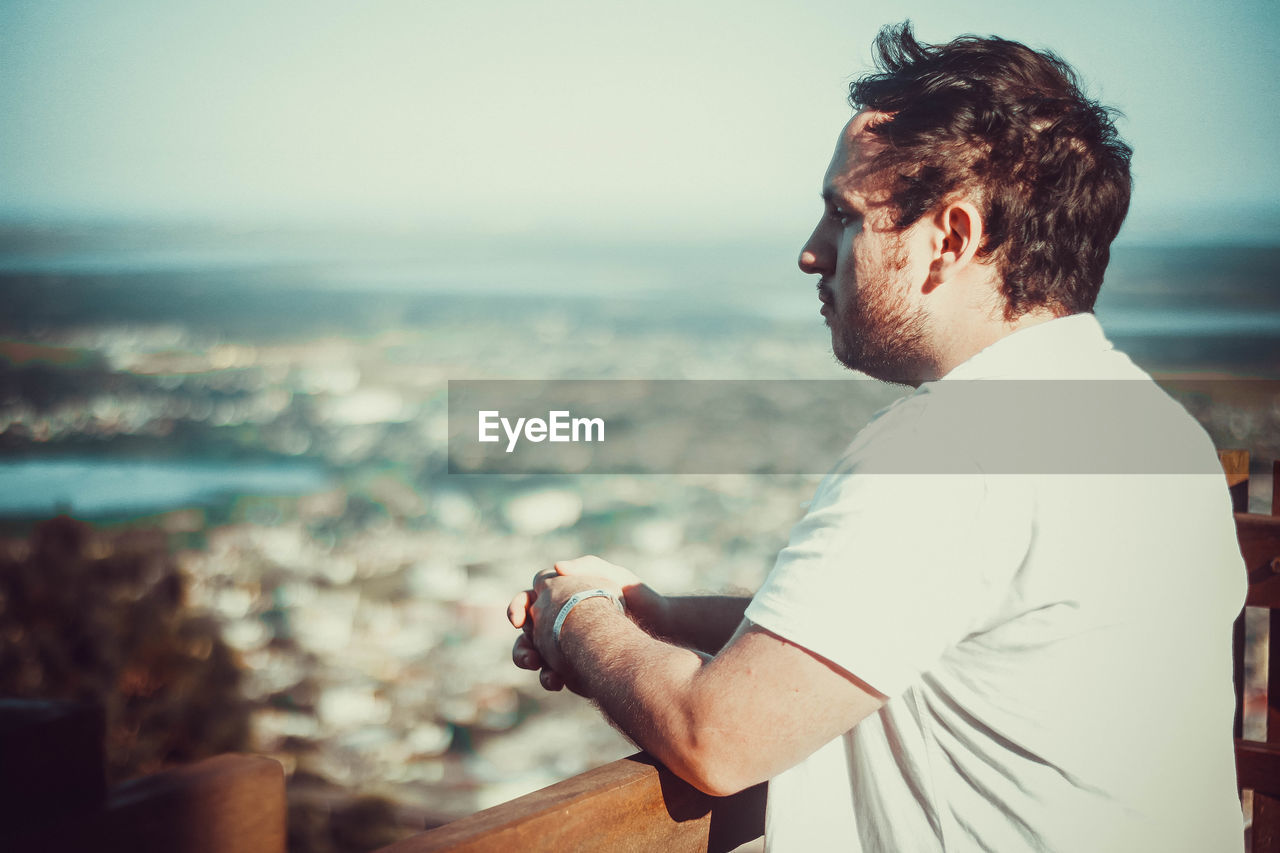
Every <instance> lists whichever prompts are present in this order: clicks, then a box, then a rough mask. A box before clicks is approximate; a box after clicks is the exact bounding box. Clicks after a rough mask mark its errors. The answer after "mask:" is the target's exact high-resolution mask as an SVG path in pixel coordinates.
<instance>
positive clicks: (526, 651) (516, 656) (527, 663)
mask: <svg viewBox="0 0 1280 853" xmlns="http://www.w3.org/2000/svg"><path fill="white" fill-rule="evenodd" d="M511 660H512V662H513V663H515V665H516V666H518V667H520V669H531V670H532V669H542V667H543V666H545V664H544V663H543V660H542V655H540V654H538V650H537V649H536V648H534V646H533V641H532V640H531V639H529V635H528V634H521V635H520V636H519V637H517V638H516V643H515V645H514V646H512V647H511Z"/></svg>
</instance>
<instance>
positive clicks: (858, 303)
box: [831, 244, 932, 385]
mask: <svg viewBox="0 0 1280 853" xmlns="http://www.w3.org/2000/svg"><path fill="white" fill-rule="evenodd" d="M890 251H891V255H890V257H889V258H888V262H887V263H886V264H885V267H884V269H883V270H882V274H881V275H878V276H876V277H875V278H874V279H873V280H870V281H867V282H865V283H859V286H858V288H857V298H856V299H853V300H850V302H849V303H848V305H847V308H846V310H845V311H844V312H842V313H841V314H839V315H837V320H838V321H839V322H838V325H837V326H836V327H834V328H833V332H832V335H831V349H832V353H833V354H834V355H835V357H836V360H837V361H839V362H840V363H841V364H843V365H844V366H845V367H848V368H849V369H851V370H857V371H859V372H861V373H865V374H867V375H868V376H870V377H872V378H874V379H879V380H881V381H884V382H892V383H895V384H898V385H919V384H920V382H921V381H923V379H924V378H925V376H926V374H927V371H928V369H929V365H930V363H931V362H932V348H931V347H930V346H929V342H928V340H929V336H928V321H927V319H926V317H925V314H924V311H923V309H921V308H913V307H912V306H910V305H909V304H908V303H907V300H906V298H905V295H904V294H903V293H902V291H901V289H900V288H899V287H896V286H895V279H896V278H897V277H898V274H899V273H901V272H902V270H903V269H905V268H906V265H907V256H906V250H905V247H904V246H903V245H901V244H898V245H897V246H894V247H891V248H890Z"/></svg>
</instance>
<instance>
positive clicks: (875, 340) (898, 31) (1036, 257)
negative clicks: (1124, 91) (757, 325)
mask: <svg viewBox="0 0 1280 853" xmlns="http://www.w3.org/2000/svg"><path fill="white" fill-rule="evenodd" d="M876 46H877V53H878V57H877V66H878V69H879V70H878V71H877V73H874V74H871V75H868V76H866V77H863V78H861V79H859V80H858V81H856V82H855V83H853V85H852V86H851V87H850V102H851V104H852V105H853V106H854V107H855V108H856V109H858V110H859V113H858V114H857V115H856V116H855V117H854V119H853V120H852V121H851V122H850V123H849V125H848V126H846V128H845V130H844V132H843V133H842V135H841V139H840V142H839V143H838V145H837V149H836V154H835V157H834V158H833V159H832V163H831V166H830V168H829V169H828V173H827V176H826V183H825V184H824V190H823V194H824V198H825V199H826V201H827V211H826V214H825V216H824V218H823V220H822V221H821V222H820V223H819V225H818V228H817V229H815V231H814V235H813V236H812V237H811V238H810V240H809V242H808V243H807V244H806V245H805V249H804V251H803V252H802V254H801V267H802V268H803V269H804V270H805V271H806V272H812V273H819V274H821V275H822V277H823V280H822V283H821V284H820V285H819V291H820V294H821V295H822V298H823V302H824V303H826V305H827V307H824V311H823V313H824V314H826V315H827V316H828V321H829V322H830V323H831V324H832V338H833V346H834V348H835V350H836V355H837V357H838V358H840V359H841V361H843V362H844V363H846V364H848V365H849V366H851V367H854V368H856V369H859V370H865V371H866V372H868V373H871V374H872V375H875V376H880V377H881V378H886V379H895V380H898V381H902V380H903V379H904V378H906V379H907V380H911V379H913V378H914V379H918V378H927V376H926V375H924V374H927V373H928V372H929V371H928V370H922V369H921V367H920V365H922V364H924V363H926V362H928V361H929V360H930V359H932V360H933V362H934V363H935V364H937V363H945V362H946V359H945V358H940V357H938V354H937V353H936V352H935V350H936V349H937V347H938V346H939V341H940V339H941V338H945V337H946V335H947V334H948V333H950V332H952V331H953V330H952V329H949V328H947V326H948V324H949V323H951V317H952V315H954V314H955V309H957V308H958V307H960V306H966V305H967V306H968V307H974V306H975V305H976V302H975V300H980V299H981V294H978V293H976V292H975V293H956V292H955V291H958V290H961V289H962V288H960V287H957V286H955V285H954V283H953V284H952V286H950V287H947V288H944V287H942V286H941V285H943V284H947V283H948V281H950V280H951V279H954V278H955V277H957V276H959V277H960V278H962V279H966V277H967V280H969V279H972V278H973V277H974V275H976V274H978V273H981V272H985V273H986V274H987V277H988V278H989V279H990V281H991V282H993V284H994V286H995V289H996V294H995V303H996V304H993V305H987V306H986V307H987V309H988V311H989V313H993V314H994V316H995V317H997V318H999V319H1000V320H1002V321H1003V322H1004V323H1005V324H1006V325H1007V326H1011V325H1013V324H1016V323H1018V322H1019V321H1020V320H1031V319H1033V318H1035V317H1049V316H1063V315H1067V314H1074V313H1079V312H1082V311H1089V310H1091V309H1092V307H1093V303H1094V300H1095V299H1096V298H1097V294H1098V288H1099V286H1100V285H1101V283H1102V275H1103V272H1104V271H1105V269H1106V265H1107V261H1108V259H1109V256H1110V245H1111V241H1112V240H1113V239H1114V238H1115V236H1116V234H1117V232H1118V231H1119V230H1120V225H1121V223H1122V222H1123V221H1124V217H1125V214H1126V212H1127V211H1128V206H1129V193H1130V177H1129V157H1130V153H1131V151H1130V149H1129V147H1128V146H1127V145H1125V144H1124V143H1123V142H1122V141H1121V140H1120V139H1119V137H1118V136H1117V135H1116V132H1115V127H1114V125H1113V124H1112V121H1111V118H1110V114H1109V113H1108V111H1107V110H1106V109H1105V108H1103V107H1100V106H1099V105H1097V104H1096V103H1094V102H1093V101H1090V100H1089V99H1087V98H1086V97H1084V95H1083V94H1082V93H1081V92H1080V89H1079V86H1078V84H1077V82H1076V80H1075V75H1074V73H1073V72H1072V71H1071V69H1070V68H1069V67H1068V66H1067V65H1066V64H1065V63H1063V62H1062V61H1061V60H1060V59H1058V58H1057V57H1055V56H1053V55H1052V54H1049V53H1041V52H1037V51H1033V50H1031V49H1030V48H1027V47H1025V46H1023V45H1021V44H1018V43H1016V42H1011V41H1006V40H1004V39H998V38H977V37H974V36H964V37H961V38H958V39H956V40H955V41H952V42H950V43H948V44H944V45H932V46H931V45H922V44H920V43H919V42H917V41H916V40H915V38H914V36H913V35H912V33H911V28H910V25H909V24H902V25H899V26H895V27H886V28H885V29H884V30H882V31H881V33H880V35H879V36H878V37H877V39H876ZM850 206H852V207H855V208H859V209H856V210H847V209H846V208H847V207H850ZM849 214H854V215H855V216H856V218H853V219H850V218H849ZM842 264H843V268H842V267H841V265H842ZM868 276H870V278H868ZM943 297H945V299H944V298H943ZM948 300H949V301H948ZM885 319H891V320H894V321H895V323H896V324H895V325H892V326H885V325H884V324H883V323H881V322H880V321H881V320H885Z"/></svg>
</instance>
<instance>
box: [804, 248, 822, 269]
mask: <svg viewBox="0 0 1280 853" xmlns="http://www.w3.org/2000/svg"><path fill="white" fill-rule="evenodd" d="M800 271H801V272H806V273H809V274H810V275H814V274H817V273H820V272H822V270H821V269H819V267H818V256H817V254H816V253H815V252H814V251H813V250H812V249H810V248H809V247H808V246H805V247H804V248H803V249H801V250H800Z"/></svg>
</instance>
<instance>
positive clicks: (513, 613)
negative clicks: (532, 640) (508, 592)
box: [507, 589, 534, 628]
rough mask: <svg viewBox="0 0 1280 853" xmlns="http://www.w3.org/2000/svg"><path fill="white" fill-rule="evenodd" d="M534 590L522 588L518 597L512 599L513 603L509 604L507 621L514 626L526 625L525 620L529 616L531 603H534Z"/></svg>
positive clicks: (521, 626)
mask: <svg viewBox="0 0 1280 853" xmlns="http://www.w3.org/2000/svg"><path fill="white" fill-rule="evenodd" d="M533 599H534V596H533V590H531V589H526V590H521V591H520V592H519V593H517V594H516V597H515V598H513V599H511V603H510V604H508V605H507V621H508V622H510V623H511V625H512V627H514V628H523V627H525V621H526V620H527V619H528V616H529V605H531V604H533Z"/></svg>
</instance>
